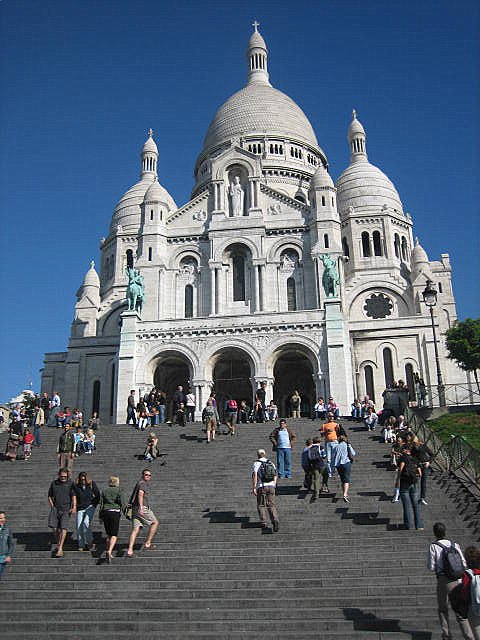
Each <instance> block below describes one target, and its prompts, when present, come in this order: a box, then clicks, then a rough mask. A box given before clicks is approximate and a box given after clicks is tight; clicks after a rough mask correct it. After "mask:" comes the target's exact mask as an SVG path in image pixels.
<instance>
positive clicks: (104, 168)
mask: <svg viewBox="0 0 480 640" xmlns="http://www.w3.org/2000/svg"><path fill="white" fill-rule="evenodd" d="M0 16H1V26H0V30H1V33H0V56H1V80H0V82H1V96H2V97H1V101H0V120H1V124H0V126H1V129H0V135H1V147H0V148H1V167H0V169H1V190H0V210H1V215H2V227H1V229H2V231H1V245H0V257H1V267H2V268H1V271H0V273H1V281H0V285H1V300H2V303H1V312H0V323H1V324H0V335H1V343H0V355H1V358H2V364H3V366H2V368H1V373H0V400H5V399H7V398H9V397H11V396H12V395H16V394H17V393H19V391H20V390H21V389H23V388H25V387H26V386H27V384H28V381H29V379H30V370H31V371H32V374H33V386H34V389H35V390H37V389H38V388H39V379H40V376H39V369H40V368H41V367H42V361H43V354H44V352H46V351H63V350H65V348H66V346H67V343H68V337H69V332H70V323H71V321H72V319H73V311H74V304H75V301H76V298H75V292H76V291H77V289H78V287H79V286H80V284H81V282H82V280H83V277H84V275H85V273H86V271H87V270H88V267H89V264H90V260H91V259H92V258H93V259H95V260H96V261H97V264H98V261H99V260H98V258H99V240H100V238H101V237H102V236H106V235H107V234H108V226H109V222H110V217H111V214H112V211H113V208H114V206H115V203H116V202H117V201H118V200H119V198H120V197H121V195H122V194H123V193H124V192H125V191H126V190H127V188H128V187H130V186H131V185H132V184H134V183H135V182H136V181H137V179H138V174H139V171H140V160H139V153H140V150H141V148H142V146H143V143H144V141H145V139H146V132H147V130H148V128H149V127H152V128H153V129H154V132H155V139H156V141H157V144H158V147H159V154H160V156H159V176H160V182H161V183H162V184H163V185H164V186H165V187H166V188H167V189H168V191H169V192H170V193H171V194H172V196H173V197H174V199H175V201H176V202H177V204H179V205H181V204H183V203H184V202H186V201H187V200H188V198H189V194H190V191H191V188H192V186H193V180H192V174H193V166H194V162H195V159H196V156H197V154H198V153H199V151H200V149H201V146H202V141H203V136H204V135H205V133H206V130H207V127H208V124H209V122H210V120H211V119H212V117H213V115H214V113H215V111H216V109H218V107H219V106H220V105H221V104H222V103H223V102H224V101H225V100H226V99H227V98H228V97H229V96H230V95H231V94H232V93H234V92H235V91H237V90H238V89H240V88H241V87H242V86H244V84H245V80H246V60H245V49H246V45H247V42H248V39H249V37H250V33H251V31H252V27H251V23H252V22H253V20H254V19H257V20H258V21H259V22H260V31H261V33H262V35H263V36H264V37H265V40H266V42H267V46H268V48H269V71H270V79H271V82H272V84H273V85H274V86H275V87H277V88H278V89H280V90H282V91H284V92H285V93H287V94H288V95H289V96H290V97H292V98H293V99H294V100H295V101H296V102H297V103H298V104H299V105H300V106H301V107H302V109H303V110H304V111H305V113H306V114H307V116H308V117H309V119H310V121H311V123H312V125H313V127H314V129H315V132H316V134H317V138H318V141H319V144H320V146H321V147H322V148H323V149H324V151H325V152H326V154H327V157H328V160H329V164H330V171H331V173H332V175H333V177H334V178H337V177H338V175H339V174H340V172H341V171H342V170H343V169H344V168H345V167H346V166H347V165H348V160H349V151H348V146H347V141H346V132H347V127H348V124H349V122H350V120H351V111H352V108H353V107H355V108H356V109H357V111H358V114H359V119H360V120H361V122H362V123H363V125H364V127H365V129H366V132H367V149H368V154H369V160H370V161H371V162H372V163H373V164H376V165H377V166H379V167H380V168H381V169H382V170H383V171H384V172H385V173H386V174H387V175H388V176H389V177H390V179H391V180H392V181H393V182H394V184H395V185H396V187H397V189H398V191H399V193H400V196H401V199H402V201H403V203H404V208H405V211H408V212H410V213H411V215H412V217H413V220H414V224H415V227H414V233H415V235H418V236H419V238H420V240H421V243H422V245H423V246H424V248H425V249H426V250H427V252H428V254H429V257H430V259H439V257H440V254H441V253H446V252H448V253H450V255H451V259H452V264H453V285H454V292H455V295H456V300H457V310H458V315H459V317H460V318H465V317H467V316H470V317H478V316H479V307H480V304H479V301H480V286H479V284H478V278H479V272H480V269H479V267H480V261H479V238H480V233H479V232H480V216H479V210H478V209H479V195H480V193H479V184H480V180H479V177H480V170H479V139H480V136H479V60H480V56H479V53H480V47H479V33H480V3H478V1H477V0H472V1H469V0H455V1H453V0H449V1H448V2H446V1H444V0H421V1H420V2H419V1H418V0H403V1H392V0H378V1H373V0H362V1H361V2H359V1H358V0H314V1H311V2H307V1H302V0H297V1H296V2H293V1H292V0H288V1H287V0H276V1H269V0H267V1H262V2H250V1H248V0H245V1H243V2H228V3H226V2H223V1H213V0H212V1H210V2H205V1H203V2H202V1H200V0H197V1H190V2H189V1H185V0H184V1H182V0H176V1H175V2H173V1H172V2H170V1H167V0H115V2H112V1H111V0H41V1H39V0H3V1H1V2H0Z"/></svg>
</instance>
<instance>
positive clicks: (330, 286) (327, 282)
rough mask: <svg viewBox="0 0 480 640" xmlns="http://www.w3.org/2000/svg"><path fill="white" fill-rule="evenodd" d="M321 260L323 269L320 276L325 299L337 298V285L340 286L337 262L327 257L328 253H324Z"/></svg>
mask: <svg viewBox="0 0 480 640" xmlns="http://www.w3.org/2000/svg"><path fill="white" fill-rule="evenodd" d="M321 260H322V262H323V267H324V269H323V276H322V285H323V289H324V291H325V293H326V295H327V298H336V297H337V296H338V285H339V284H340V278H339V276H338V270H337V261H336V260H335V258H332V257H331V256H329V255H328V253H324V254H323V255H322V256H321Z"/></svg>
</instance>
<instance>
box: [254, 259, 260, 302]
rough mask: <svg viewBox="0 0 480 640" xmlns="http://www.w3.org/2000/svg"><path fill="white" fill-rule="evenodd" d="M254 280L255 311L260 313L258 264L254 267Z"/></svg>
mask: <svg viewBox="0 0 480 640" xmlns="http://www.w3.org/2000/svg"><path fill="white" fill-rule="evenodd" d="M253 279H254V283H255V284H254V289H255V291H254V295H255V309H254V311H255V312H256V313H257V312H258V311H260V296H259V286H260V285H259V281H258V266H257V265H256V264H254V265H253Z"/></svg>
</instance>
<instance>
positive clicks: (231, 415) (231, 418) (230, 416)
mask: <svg viewBox="0 0 480 640" xmlns="http://www.w3.org/2000/svg"><path fill="white" fill-rule="evenodd" d="M227 423H229V424H231V425H232V426H233V425H234V424H237V411H236V409H235V410H234V411H228V410H227Z"/></svg>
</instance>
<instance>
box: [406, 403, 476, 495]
mask: <svg viewBox="0 0 480 640" xmlns="http://www.w3.org/2000/svg"><path fill="white" fill-rule="evenodd" d="M405 418H406V420H407V424H408V426H409V428H410V429H411V430H412V431H413V432H414V433H415V434H416V435H417V437H418V438H419V440H421V441H422V442H425V444H426V445H427V446H428V448H429V449H430V450H431V451H432V453H433V458H434V461H435V463H436V464H437V465H438V466H439V467H440V469H442V470H443V471H446V472H448V473H452V474H453V475H455V476H461V477H462V478H463V479H466V480H467V481H468V482H470V483H472V484H473V485H475V487H476V488H477V489H480V451H478V449H475V447H472V445H471V444H469V443H468V442H467V440H465V438H464V437H463V436H455V435H452V437H451V439H450V441H449V442H443V441H442V440H441V439H440V438H439V437H438V436H437V435H436V433H434V432H433V431H432V430H431V429H430V428H429V427H428V423H427V421H426V420H425V419H424V418H423V417H422V416H421V415H420V414H419V413H418V412H416V411H414V410H412V409H411V408H407V409H406V411H405Z"/></svg>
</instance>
